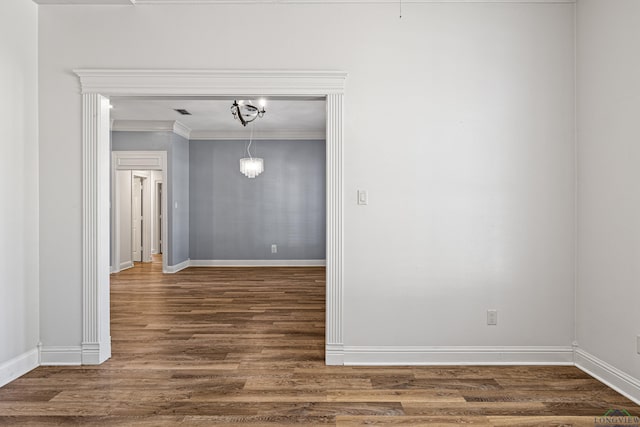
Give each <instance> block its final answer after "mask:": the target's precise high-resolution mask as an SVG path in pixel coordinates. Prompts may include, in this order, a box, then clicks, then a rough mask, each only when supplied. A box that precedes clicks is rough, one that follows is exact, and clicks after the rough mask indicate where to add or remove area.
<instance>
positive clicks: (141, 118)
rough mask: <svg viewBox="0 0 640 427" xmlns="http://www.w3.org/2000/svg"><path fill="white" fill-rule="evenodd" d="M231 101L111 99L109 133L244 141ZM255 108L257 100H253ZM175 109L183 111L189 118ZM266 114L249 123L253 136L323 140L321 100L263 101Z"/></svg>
mask: <svg viewBox="0 0 640 427" xmlns="http://www.w3.org/2000/svg"><path fill="white" fill-rule="evenodd" d="M232 103H233V99H232V98H230V99H193V98H192V99H183V98H176V99H140V98H111V105H113V108H112V109H111V119H112V120H113V121H114V122H113V126H112V128H113V130H166V129H171V128H172V127H173V126H174V123H175V122H176V121H177V122H178V124H177V126H178V127H179V128H180V130H181V131H182V132H183V133H186V134H188V135H185V136H187V137H189V138H191V139H237V138H242V139H244V138H247V137H248V136H249V133H250V132H251V130H250V129H251V126H252V124H249V126H247V127H243V126H242V124H241V123H240V121H238V120H235V119H234V118H233V115H232V114H231V105H232ZM255 103H256V105H257V99H255ZM175 109H185V110H187V111H189V112H190V113H191V115H189V116H185V115H181V114H180V113H178V112H176V111H175ZM265 110H266V114H265V115H264V117H262V118H257V119H256V120H255V121H254V122H253V128H254V129H253V131H254V137H255V138H256V139H265V138H271V137H278V138H289V139H297V138H300V139H309V138H313V139H315V138H324V134H325V122H326V118H325V117H326V106H325V102H324V99H320V98H318V99H314V98H308V99H266V106H265Z"/></svg>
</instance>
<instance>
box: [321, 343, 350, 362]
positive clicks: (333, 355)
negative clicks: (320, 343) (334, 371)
mask: <svg viewBox="0 0 640 427" xmlns="http://www.w3.org/2000/svg"><path fill="white" fill-rule="evenodd" d="M324 363H325V364H326V365H330V366H340V365H344V364H345V363H344V346H343V345H342V344H327V345H326V347H325V354H324Z"/></svg>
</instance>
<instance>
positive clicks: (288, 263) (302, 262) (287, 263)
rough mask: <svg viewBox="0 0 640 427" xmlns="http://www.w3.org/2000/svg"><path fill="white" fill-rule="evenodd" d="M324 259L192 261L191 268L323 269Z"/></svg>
mask: <svg viewBox="0 0 640 427" xmlns="http://www.w3.org/2000/svg"><path fill="white" fill-rule="evenodd" d="M326 264H327V262H326V260H324V259H247V260H244V259H192V260H191V263H190V265H189V266H190V267H323V266H325V265H326Z"/></svg>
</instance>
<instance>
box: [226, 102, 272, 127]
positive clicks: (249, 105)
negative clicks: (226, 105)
mask: <svg viewBox="0 0 640 427" xmlns="http://www.w3.org/2000/svg"><path fill="white" fill-rule="evenodd" d="M259 105H260V108H258V107H256V106H255V105H253V101H245V100H242V99H241V100H239V101H233V105H232V106H231V114H233V118H234V119H236V120H240V123H241V124H242V126H246V125H247V123H250V122H252V121H254V120H255V119H257V118H258V117H262V116H264V114H265V113H266V111H265V109H264V106H265V100H264V99H261V100H260V104H259Z"/></svg>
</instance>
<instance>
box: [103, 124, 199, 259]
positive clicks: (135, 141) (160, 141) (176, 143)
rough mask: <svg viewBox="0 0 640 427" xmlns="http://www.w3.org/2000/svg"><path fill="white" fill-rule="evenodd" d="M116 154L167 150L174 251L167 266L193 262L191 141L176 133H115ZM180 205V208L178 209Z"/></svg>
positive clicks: (169, 256)
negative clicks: (191, 243) (190, 225)
mask: <svg viewBox="0 0 640 427" xmlns="http://www.w3.org/2000/svg"><path fill="white" fill-rule="evenodd" d="M111 149H112V150H113V151H166V152H167V177H168V182H167V183H165V188H166V193H167V208H168V212H167V215H168V217H167V221H168V228H169V230H168V234H169V245H170V249H171V250H170V251H169V254H168V259H167V264H168V265H176V264H179V263H181V262H183V261H186V260H187V259H189V141H188V140H187V139H186V138H183V137H181V136H179V135H176V134H175V133H173V132H168V131H167V132H122V131H116V132H112V133H111ZM176 203H177V207H176Z"/></svg>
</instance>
